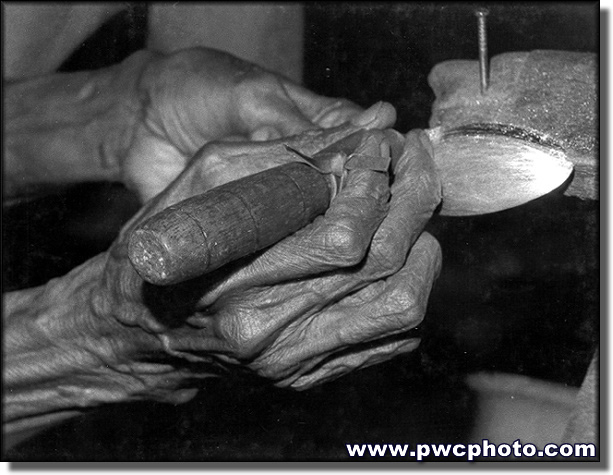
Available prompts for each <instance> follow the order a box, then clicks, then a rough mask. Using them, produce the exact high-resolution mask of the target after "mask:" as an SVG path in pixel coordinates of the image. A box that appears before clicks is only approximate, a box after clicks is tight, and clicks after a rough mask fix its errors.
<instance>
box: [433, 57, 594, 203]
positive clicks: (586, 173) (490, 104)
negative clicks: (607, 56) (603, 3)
mask: <svg viewBox="0 0 613 475" xmlns="http://www.w3.org/2000/svg"><path fill="white" fill-rule="evenodd" d="M597 61H598V58H597V55H596V54H595V53H578V52H569V51H555V50H535V51H531V52H511V53H504V54H500V55H497V56H494V57H493V58H492V59H491V62H490V71H489V87H488V89H487V90H486V91H485V93H484V94H482V93H481V89H480V79H479V64H478V62H477V61H472V60H452V61H445V62H443V63H440V64H438V65H436V66H435V67H434V68H433V69H432V71H431V72H430V75H429V78H428V82H429V84H430V87H431V88H432V90H433V91H434V94H435V95H436V100H435V102H434V105H433V110H432V115H431V118H430V127H431V128H432V129H436V128H437V127H438V128H440V129H439V130H441V131H442V134H443V135H444V134H445V131H452V130H453V131H456V132H457V131H462V130H464V131H465V132H466V136H467V137H468V136H474V137H476V136H479V135H482V136H483V135H484V134H485V135H488V134H489V135H490V136H492V137H494V138H495V136H496V135H498V136H499V137H502V136H504V135H513V136H515V138H520V139H523V140H527V141H531V142H532V143H538V144H539V145H540V146H543V147H549V148H551V149H556V150H558V151H560V152H561V153H563V154H564V156H565V158H567V159H568V160H570V161H571V162H572V163H573V164H574V168H575V170H574V176H573V178H572V181H571V182H570V184H569V185H568V187H567V188H566V190H565V194H566V195H569V196H576V197H579V198H582V199H598V196H599V192H598V173H599V172H598V170H599V149H598V147H599V145H598V81H597V72H598V62H597ZM450 146H451V145H450ZM468 149H469V150H470V153H480V152H479V151H478V149H479V146H478V144H475V147H474V148H472V147H468ZM456 151H457V150H456Z"/></svg>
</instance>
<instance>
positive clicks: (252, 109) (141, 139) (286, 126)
mask: <svg viewBox="0 0 613 475" xmlns="http://www.w3.org/2000/svg"><path fill="white" fill-rule="evenodd" d="M141 54H142V56H144V57H145V58H146V66H145V67H144V69H143V71H142V74H141V77H140V80H139V81H138V84H137V91H136V94H137V96H138V97H139V98H140V106H139V112H138V114H137V118H136V120H135V124H134V126H133V128H134V131H133V135H132V140H131V141H130V144H129V146H128V147H127V150H126V151H124V155H125V158H124V159H123V162H122V169H123V180H124V182H125V183H126V184H127V185H128V186H130V187H132V188H134V189H135V190H136V191H137V192H138V194H139V196H140V197H141V198H142V199H143V201H146V200H148V199H150V198H151V197H153V196H155V195H156V194H158V193H159V192H160V191H162V190H163V189H164V188H165V187H166V186H167V185H168V184H169V183H170V182H171V181H172V180H173V179H174V178H175V177H176V176H177V175H178V174H179V173H180V172H181V170H183V168H184V167H185V165H186V163H187V162H188V161H189V160H190V159H191V157H193V156H194V154H195V153H196V152H197V151H198V150H199V149H200V148H201V147H202V146H203V145H204V144H206V143H208V142H210V141H212V140H220V139H224V140H249V141H262V140H271V139H275V138H279V137H282V136H288V135H293V134H297V133H299V132H303V131H305V130H309V129H314V128H322V127H323V128H329V127H332V126H336V125H339V124H341V123H343V122H345V121H347V120H348V119H350V118H352V117H355V116H357V115H358V114H359V113H360V112H362V109H361V108H360V107H358V106H356V105H355V104H353V103H351V102H350V101H347V100H344V99H335V98H327V97H322V96H319V95H317V94H314V93H312V92H311V91H309V90H307V89H305V88H303V87H301V86H299V85H297V84H295V83H293V82H292V81H290V80H288V79H285V78H283V77H281V76H279V75H277V74H274V73H271V72H268V71H266V70H264V69H262V68H260V67H258V66H256V65H254V64H251V63H248V62H245V61H242V60H240V59H238V58H235V57H233V56H231V55H228V54H226V53H223V52H220V51H216V50H212V49H206V48H192V49H186V50H181V51H179V52H176V53H173V54H170V55H161V54H157V53H152V52H150V51H148V52H143V53H141ZM134 61H136V62H138V61H139V58H134Z"/></svg>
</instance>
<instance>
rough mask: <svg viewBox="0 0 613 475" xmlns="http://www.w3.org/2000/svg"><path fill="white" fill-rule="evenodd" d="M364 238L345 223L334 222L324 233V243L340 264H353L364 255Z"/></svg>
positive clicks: (357, 262) (348, 265)
mask: <svg viewBox="0 0 613 475" xmlns="http://www.w3.org/2000/svg"><path fill="white" fill-rule="evenodd" d="M366 241H367V240H366V239H365V238H364V236H362V233H360V232H359V231H357V230H355V229H353V227H351V226H350V225H348V224H347V223H336V224H334V225H332V226H331V227H330V229H329V230H328V232H327V233H326V238H325V245H326V247H325V248H326V249H329V251H330V253H331V254H333V256H334V257H335V258H336V263H337V264H338V265H340V266H347V267H350V266H354V265H357V264H359V263H360V262H362V260H363V259H364V256H365V255H366V248H367V246H366V245H365V243H366Z"/></svg>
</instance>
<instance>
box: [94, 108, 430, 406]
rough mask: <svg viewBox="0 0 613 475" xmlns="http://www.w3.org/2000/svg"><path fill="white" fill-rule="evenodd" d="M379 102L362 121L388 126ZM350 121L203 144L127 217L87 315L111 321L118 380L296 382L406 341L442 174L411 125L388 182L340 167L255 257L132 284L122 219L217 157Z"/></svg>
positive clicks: (224, 174) (403, 348)
mask: <svg viewBox="0 0 613 475" xmlns="http://www.w3.org/2000/svg"><path fill="white" fill-rule="evenodd" d="M389 107H391V106H389V105H386V104H379V105H378V106H377V107H376V108H375V109H374V110H375V111H379V114H376V113H375V117H374V119H373V120H372V121H371V123H370V126H371V127H373V128H384V127H388V126H389V125H390V122H389V119H390V111H389ZM386 111H387V112H386ZM367 113H369V114H370V115H371V116H372V114H373V111H372V110H371V111H368V112H367ZM358 128H359V127H357V126H354V125H351V124H347V125H345V126H342V127H337V128H332V129H328V130H320V131H318V132H307V133H305V134H303V135H299V136H296V137H292V138H288V139H286V140H276V141H268V142H259V143H226V144H211V145H209V146H207V147H204V148H203V149H202V151H201V152H200V153H199V154H198V155H197V156H196V158H195V159H194V161H193V162H191V163H190V166H189V167H187V168H186V169H185V171H184V172H183V173H182V174H181V175H180V176H179V177H178V179H177V180H176V181H175V182H174V183H173V184H172V185H171V186H170V187H169V188H168V189H167V190H166V191H164V192H163V193H161V194H160V195H159V196H158V197H156V199H154V200H152V201H151V202H149V203H148V204H147V205H146V206H145V207H144V208H143V210H142V211H141V212H140V213H139V215H138V216H136V217H135V218H134V219H133V220H132V222H131V223H128V225H127V226H126V228H124V230H123V231H122V233H121V235H120V237H119V238H118V240H117V242H116V243H115V244H114V245H113V246H112V248H111V250H110V252H109V254H108V256H107V259H106V264H105V268H104V277H103V279H102V282H100V283H99V285H97V287H96V289H95V291H94V292H93V293H92V305H91V306H92V308H93V309H94V310H95V318H96V319H102V320H109V321H112V322H113V323H112V325H111V328H114V330H113V331H109V334H110V333H113V332H114V334H112V335H110V336H109V338H110V342H109V343H108V344H106V345H105V348H112V349H113V350H112V351H113V356H112V357H109V356H108V355H107V356H105V357H103V358H101V359H103V360H104V361H105V362H106V364H107V367H108V368H110V370H111V371H114V372H115V373H116V374H117V375H118V376H117V377H115V378H114V380H115V381H119V380H121V381H124V382H125V383H124V384H125V385H126V386H125V387H124V389H123V390H124V391H125V392H126V393H128V394H131V397H133V398H140V397H142V398H156V399H162V400H171V401H175V402H177V401H183V400H185V399H187V398H189V397H191V396H192V395H193V394H194V390H193V388H194V387H195V386H197V384H196V383H195V382H194V379H197V378H199V377H207V376H209V375H211V374H215V373H217V372H219V370H220V369H221V368H223V369H224V370H226V369H227V368H231V367H237V368H242V369H245V370H248V371H252V372H255V373H256V374H258V375H260V376H263V377H265V378H269V379H271V380H272V381H274V383H275V384H277V385H279V386H291V387H293V388H297V389H304V388H308V387H310V386H313V385H314V384H317V383H321V382H323V381H326V380H330V379H333V378H336V377H338V376H340V375H342V374H345V373H347V372H349V371H352V370H354V369H357V368H361V367H365V366H369V365H372V364H375V363H378V362H381V361H384V360H387V359H389V358H392V357H393V356H395V355H397V354H400V353H403V352H408V351H411V350H413V349H415V348H416V347H417V346H418V344H419V338H417V337H415V335H414V334H413V333H411V332H410V330H411V329H412V328H414V327H415V326H416V325H418V324H419V323H420V321H421V320H422V318H423V316H424V313H425V310H426V305H427V300H428V296H429V292H430V288H431V286H432V283H433V281H434V279H435V277H436V275H437V273H438V270H439V267H440V262H441V255H440V249H439V246H438V243H437V242H436V240H435V239H434V238H433V237H431V236H430V235H428V234H424V233H422V230H423V227H424V226H425V224H426V222H427V221H428V219H429V218H430V217H431V215H432V212H433V211H434V209H435V208H436V206H437V205H438V203H439V201H440V184H439V182H438V179H437V176H436V173H435V170H434V163H433V161H432V158H431V155H430V153H431V150H430V144H429V141H428V139H427V136H426V135H425V133H423V132H421V131H413V132H411V133H409V134H408V135H407V137H406V142H405V144H404V150H403V152H402V154H401V156H400V157H398V158H397V159H395V160H394V161H393V168H394V169H393V181H392V184H391V186H390V185H389V178H388V177H387V176H386V175H385V174H383V173H380V172H375V171H370V170H351V171H350V172H349V174H348V176H347V180H346V185H345V187H344V188H343V189H342V190H341V192H340V193H339V194H338V195H337V197H336V198H335V199H334V201H333V202H332V204H331V206H330V208H329V209H328V211H327V212H326V213H325V215H323V216H320V217H319V218H317V219H316V220H315V221H314V222H313V223H311V224H310V225H308V226H306V227H305V228H303V229H302V230H300V231H299V232H297V233H295V234H293V235H291V236H289V237H288V238H286V239H285V240H283V241H281V242H279V243H278V244H276V245H274V246H272V247H270V248H269V249H267V250H265V251H263V252H261V253H258V254H257V255H255V256H254V257H251V258H248V259H243V260H240V261H237V262H236V263H234V264H231V265H228V266H226V267H224V268H222V269H219V270H218V271H215V272H213V273H211V274H208V275H206V276H203V277H201V278H197V279H193V280H191V281H188V282H185V283H182V284H177V285H172V286H168V287H158V286H153V285H150V284H147V283H144V282H143V281H142V280H141V278H140V277H139V276H138V274H137V273H136V271H135V270H134V269H133V268H132V266H131V264H130V262H129V261H128V258H127V242H128V238H129V234H130V231H131V230H132V229H134V228H135V227H136V226H137V225H138V224H139V223H140V222H142V220H144V219H146V218H147V217H148V216H150V215H152V214H153V213H156V212H158V211H160V210H161V209H163V208H165V207H167V206H169V205H170V204H173V203H175V202H177V201H179V200H182V199H185V198H187V197H189V196H192V195H194V194H197V193H201V192H203V191H205V190H206V189H208V188H209V187H211V186H216V185H219V184H221V183H223V182H225V181H228V177H229V176H230V175H231V174H230V173H228V171H227V169H228V167H230V168H231V166H232V165H228V164H234V165H236V166H238V167H239V168H242V167H244V166H246V165H247V164H249V163H251V164H252V168H253V170H257V169H262V168H267V167H269V166H274V165H278V164H280V163H284V162H288V161H291V160H293V159H294V158H293V157H292V155H291V154H288V152H287V150H286V149H285V147H284V145H285V144H287V145H290V146H291V147H292V148H295V149H297V150H301V151H302V152H303V153H305V154H312V153H315V152H316V151H317V150H320V149H322V148H324V147H325V146H327V145H329V144H330V143H332V142H334V141H336V140H338V139H340V138H342V137H343V136H346V135H348V134H350V133H352V132H353V131H355V130H357V129H358ZM219 163H223V164H224V166H218V167H215V166H214V165H215V164H219ZM209 165H213V166H212V167H211V168H209ZM208 170H212V171H211V172H210V173H209V171H208ZM253 170H252V171H253ZM111 361H115V362H114V363H110V362H111Z"/></svg>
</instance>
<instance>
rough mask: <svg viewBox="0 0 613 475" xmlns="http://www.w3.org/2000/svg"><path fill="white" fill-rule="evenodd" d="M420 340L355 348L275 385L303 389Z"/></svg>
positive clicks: (410, 348) (387, 356) (395, 353)
mask: <svg viewBox="0 0 613 475" xmlns="http://www.w3.org/2000/svg"><path fill="white" fill-rule="evenodd" d="M420 342H421V340H420V339H419V338H408V339H401V340H399V341H392V342H387V343H382V344H380V345H378V346H375V347H374V348H368V349H364V350H362V351H358V349H357V348H356V351H353V352H349V353H348V354H346V355H343V356H339V357H332V358H331V359H329V360H326V361H325V362H324V363H322V364H321V365H318V366H317V367H316V369H315V370H313V371H310V372H308V373H306V374H303V375H302V376H300V377H299V378H298V379H295V380H294V381H293V382H292V383H291V384H290V383H289V381H287V380H286V381H282V382H280V383H277V384H276V386H279V387H286V386H291V387H292V388H293V389H296V390H298V391H303V390H305V389H309V388H311V387H313V386H315V385H319V384H323V383H326V382H328V381H332V380H334V379H337V378H340V377H341V376H343V375H345V374H348V373H351V372H353V371H356V370H358V369H363V368H367V367H369V366H373V365H376V364H380V363H383V362H385V361H389V360H391V359H392V358H395V357H396V356H398V355H401V354H403V353H410V352H411V351H414V350H416V349H417V348H418V347H419V344H420Z"/></svg>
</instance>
